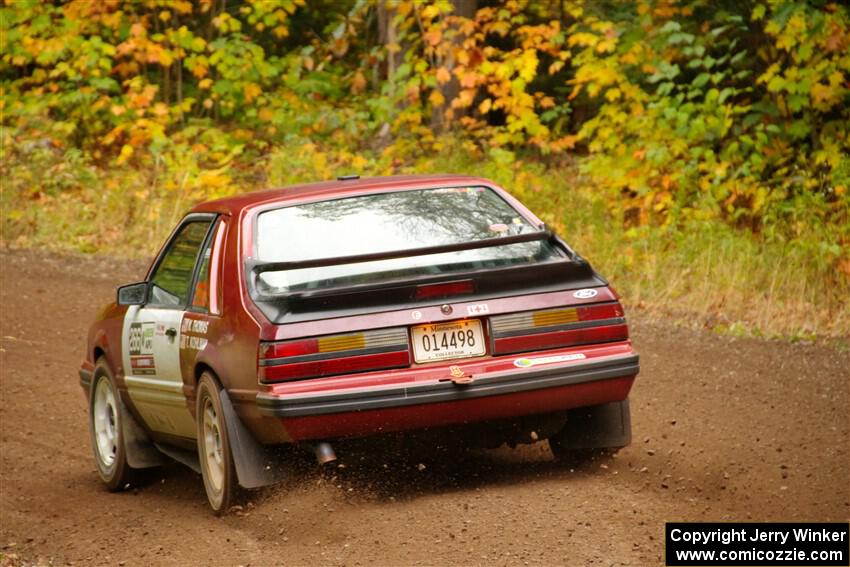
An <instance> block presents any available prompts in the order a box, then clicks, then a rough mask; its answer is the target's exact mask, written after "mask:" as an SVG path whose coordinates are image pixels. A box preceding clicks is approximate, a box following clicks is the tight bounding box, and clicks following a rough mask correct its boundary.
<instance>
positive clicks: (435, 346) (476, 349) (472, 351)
mask: <svg viewBox="0 0 850 567" xmlns="http://www.w3.org/2000/svg"><path fill="white" fill-rule="evenodd" d="M410 330H411V336H412V339H413V359H414V360H415V361H416V362H434V361H436V360H449V359H452V358H467V357H470V356H483V355H484V354H486V352H487V349H486V348H485V345H484V332H483V331H482V330H481V321H479V320H478V319H469V320H463V321H453V322H451V323H433V324H430V325H417V326H415V327H411V329H410Z"/></svg>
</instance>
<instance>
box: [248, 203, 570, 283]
mask: <svg viewBox="0 0 850 567" xmlns="http://www.w3.org/2000/svg"><path fill="white" fill-rule="evenodd" d="M537 230H538V229H537V228H535V227H534V226H532V225H531V224H530V223H529V222H528V221H527V220H525V219H524V218H523V217H522V216H521V215H520V214H519V213H518V212H517V211H516V210H515V209H514V208H513V207H511V206H510V205H509V204H508V203H506V202H505V201H504V200H503V199H502V198H501V197H499V196H498V195H497V194H496V193H495V192H494V191H492V190H491V189H489V188H486V187H462V188H440V189H425V190H418V191H399V192H395V193H382V194H377V195H363V196H358V197H349V198H345V199H337V200H333V201H321V202H317V203H308V204H306V205H296V206H291V207H285V208H281V209H275V210H271V211H266V212H264V213H261V214H260V215H259V218H258V220H257V257H258V259H259V260H261V261H264V262H297V261H303V260H315V259H321V258H333V257H340V256H353V255H359V254H372V253H376V252H391V251H399V250H411V249H415V248H423V247H427V246H439V245H445V244H457V243H463V242H470V241H476V240H484V239H490V238H498V237H504V236H512V235H517V234H525V233H529V232H535V231H537ZM561 257H562V254H561V252H560V251H558V250H557V249H555V248H554V247H553V246H551V245H550V244H548V243H547V242H544V241H535V242H523V243H518V244H508V245H505V246H495V247H490V248H481V249H478V250H466V251H461V252H450V253H442V254H429V255H417V256H410V257H405V258H395V259H391V260H379V261H374V262H362V263H356V264H342V265H334V266H327V267H319V268H307V269H298V270H287V271H278V272H264V273H263V274H261V275H260V278H259V282H260V289H261V290H262V291H265V292H271V293H285V292H292V291H302V290H312V289H321V288H326V287H336V286H340V285H354V284H365V283H380V282H383V281H387V280H392V279H398V278H409V277H413V276H420V275H439V274H451V273H453V272H461V271H469V270H475V269H483V268H490V267H493V268H496V267H504V266H511V265H517V264H524V263H529V262H540V261H546V260H551V259H556V258H561Z"/></svg>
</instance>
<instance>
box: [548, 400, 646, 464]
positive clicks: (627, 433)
mask: <svg viewBox="0 0 850 567" xmlns="http://www.w3.org/2000/svg"><path fill="white" fill-rule="evenodd" d="M631 440H632V420H631V412H630V411H629V400H628V399H626V400H623V401H622V402H613V403H610V404H601V405H598V406H589V407H583V408H576V409H572V410H569V411H568V412H567V423H566V425H564V427H563V429H561V430H560V431H558V432H557V433H556V434H554V435H553V436H551V437H550V438H549V448H550V449H551V450H552V454H553V455H554V456H555V459H557V460H559V461H569V462H573V461H576V460H587V459H588V458H592V457H593V456H595V455H597V454H604V453H613V452H616V450H617V449H621V448H622V447H625V446H626V445H628V444H629V443H631Z"/></svg>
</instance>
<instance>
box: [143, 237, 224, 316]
mask: <svg viewBox="0 0 850 567" xmlns="http://www.w3.org/2000/svg"><path fill="white" fill-rule="evenodd" d="M209 227H210V221H206V220H204V221H195V222H190V223H187V224H185V225H183V227H182V228H181V229H180V232H179V233H178V234H177V236H175V237H174V239H173V240H172V241H171V245H170V246H169V248H168V250H167V251H166V252H165V256H163V258H162V261H161V262H160V263H159V266H157V268H156V271H155V272H154V274H153V277H152V278H151V283H152V284H153V285H152V286H151V295H150V304H151V305H161V306H166V307H180V306H184V305H186V303H187V301H188V300H189V291H190V289H189V288H190V287H191V285H192V275H193V272H194V269H195V259H196V258H197V257H198V249H200V247H201V245H202V244H203V243H204V237H205V236H206V235H207V230H208V229H209ZM207 271H208V272H209V270H207Z"/></svg>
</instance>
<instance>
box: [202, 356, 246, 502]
mask: <svg viewBox="0 0 850 567" xmlns="http://www.w3.org/2000/svg"><path fill="white" fill-rule="evenodd" d="M220 391H221V387H220V386H219V384H218V382H217V381H216V379H215V378H214V377H213V376H212V374H210V373H209V372H204V373H203V374H202V375H201V379H200V381H199V382H198V396H197V404H196V414H195V422H196V423H197V428H198V429H197V431H198V458H199V459H200V461H201V472H202V476H203V478H204V489H205V490H206V493H207V500H208V501H209V503H210V507H211V508H212V509H213V511H214V512H215V513H216V514H219V515H220V514H223V513H224V512H226V511H227V510H228V509H229V508H230V506H231V505H233V504H235V503H236V500H237V498H238V496H239V494H240V487H239V483H238V481H237V477H236V467H235V466H234V462H233V453H232V452H231V450H230V439H229V437H228V435H227V426H226V424H225V422H224V412H223V411H222V407H221V396H220V394H219V392H220Z"/></svg>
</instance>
